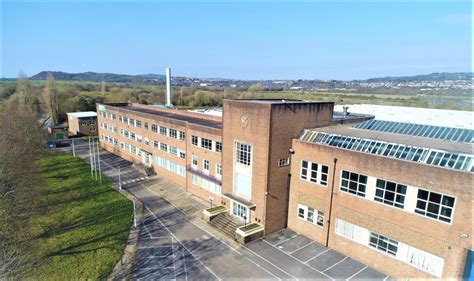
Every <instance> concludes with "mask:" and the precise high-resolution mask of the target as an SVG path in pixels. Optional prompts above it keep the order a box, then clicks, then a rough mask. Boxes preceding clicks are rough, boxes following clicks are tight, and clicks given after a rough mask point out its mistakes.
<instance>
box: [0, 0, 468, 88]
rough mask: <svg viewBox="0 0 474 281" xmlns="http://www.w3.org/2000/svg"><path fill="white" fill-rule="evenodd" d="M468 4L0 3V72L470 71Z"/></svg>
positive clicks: (333, 75)
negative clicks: (0, 17) (0, 23)
mask: <svg viewBox="0 0 474 281" xmlns="http://www.w3.org/2000/svg"><path fill="white" fill-rule="evenodd" d="M471 12H472V7H471V4H470V2H457V3H453V2H418V3H411V2H398V3H388V2H382V3H381V2H379V3H376V2H348V1H346V2H338V3H334V2H316V3H268V2H266V3H265V2H263V3H249V2H241V3H215V2H214V3H200V2H194V3H183V2H180V3H164V2H142V3H129V2H79V3H78V2H76V3H62V2H36V3H35V2H2V26H1V34H0V35H1V38H2V46H1V51H2V52H1V53H2V57H1V60H2V70H1V75H2V76H3V77H16V76H17V75H18V73H19V71H20V70H22V71H24V72H25V73H26V74H27V75H34V74H36V73H37V72H39V71H42V70H57V71H59V70H60V71H66V72H84V71H95V72H114V73H124V74H142V73H164V68H165V67H167V66H169V67H171V68H172V70H173V74H174V75H180V76H194V77H219V78H238V79H345V80H350V79H363V78H370V77H380V76H388V75H390V76H399V75H412V74H424V73H431V72H443V71H447V72H456V71H471V62H472V60H471V57H472V50H471V46H472V33H471Z"/></svg>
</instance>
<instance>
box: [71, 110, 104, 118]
mask: <svg viewBox="0 0 474 281" xmlns="http://www.w3.org/2000/svg"><path fill="white" fill-rule="evenodd" d="M67 115H70V116H74V117H76V118H85V117H97V112H94V111H82V112H68V113H67Z"/></svg>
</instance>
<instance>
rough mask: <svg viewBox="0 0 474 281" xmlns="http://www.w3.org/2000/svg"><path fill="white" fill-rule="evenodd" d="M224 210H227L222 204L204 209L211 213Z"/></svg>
mask: <svg viewBox="0 0 474 281" xmlns="http://www.w3.org/2000/svg"><path fill="white" fill-rule="evenodd" d="M225 210H227V208H226V207H224V206H216V207H212V208H209V209H206V211H208V212H209V213H211V214H214V213H219V212H222V211H225Z"/></svg>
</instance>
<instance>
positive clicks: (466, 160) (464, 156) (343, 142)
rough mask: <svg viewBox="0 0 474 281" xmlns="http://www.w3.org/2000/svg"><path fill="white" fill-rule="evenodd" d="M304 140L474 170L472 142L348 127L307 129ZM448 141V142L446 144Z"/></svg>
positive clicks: (401, 158)
mask: <svg viewBox="0 0 474 281" xmlns="http://www.w3.org/2000/svg"><path fill="white" fill-rule="evenodd" d="M299 139H300V140H301V141H304V142H309V143H316V144H323V145H327V146H332V147H337V148H341V149H347V150H352V151H358V152H362V153H368V154H373V155H378V156H383V157H389V158H395V159H400V160H407V161H413V162H417V163H424V164H428V165H432V166H438V167H444V168H449V169H455V170H461V171H468V172H473V171H474V167H473V162H474V155H472V145H468V144H465V143H449V142H446V141H442V140H438V139H429V140H422V141H421V142H420V141H419V139H420V138H419V137H414V136H405V135H397V136H393V135H391V136H390V134H387V133H385V132H377V131H375V132H370V134H368V132H367V131H364V130H358V129H354V128H351V127H348V126H332V127H325V128H317V129H306V130H304V131H303V134H302V135H301V136H300V138H299ZM446 143H447V144H446Z"/></svg>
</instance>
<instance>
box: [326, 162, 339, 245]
mask: <svg viewBox="0 0 474 281" xmlns="http://www.w3.org/2000/svg"><path fill="white" fill-rule="evenodd" d="M336 164H337V158H334V168H333V170H332V184H331V199H330V201H329V214H328V231H327V234H326V247H329V231H330V229H331V214H332V200H333V198H334V178H335V177H336Z"/></svg>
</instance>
